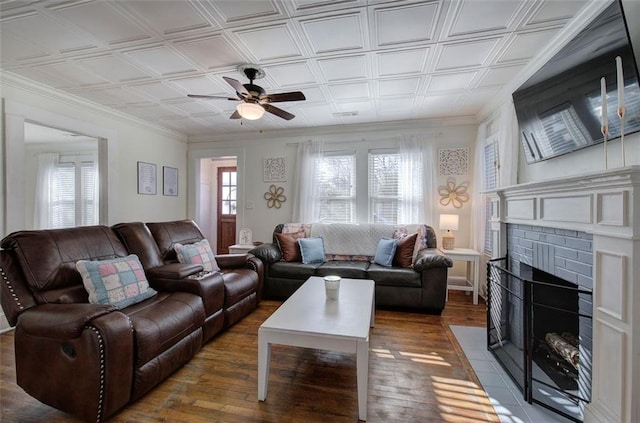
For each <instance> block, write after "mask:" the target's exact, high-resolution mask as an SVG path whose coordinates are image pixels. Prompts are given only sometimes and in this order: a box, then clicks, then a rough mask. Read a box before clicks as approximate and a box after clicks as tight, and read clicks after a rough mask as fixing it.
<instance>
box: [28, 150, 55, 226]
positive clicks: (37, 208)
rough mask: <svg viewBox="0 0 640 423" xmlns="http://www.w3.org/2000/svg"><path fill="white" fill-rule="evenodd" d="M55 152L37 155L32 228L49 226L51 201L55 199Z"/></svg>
mask: <svg viewBox="0 0 640 423" xmlns="http://www.w3.org/2000/svg"><path fill="white" fill-rule="evenodd" d="M58 160H59V155H58V154H57V153H43V154H39V155H38V172H37V175H36V196H35V197H36V198H35V203H34V210H33V211H34V213H33V227H34V229H48V228H50V227H51V216H52V215H53V202H54V200H55V198H54V197H55V190H54V186H55V175H56V168H57V167H58Z"/></svg>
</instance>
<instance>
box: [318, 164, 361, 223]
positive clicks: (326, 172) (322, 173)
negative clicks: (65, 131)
mask: <svg viewBox="0 0 640 423" xmlns="http://www.w3.org/2000/svg"><path fill="white" fill-rule="evenodd" d="M314 180H315V181H316V184H317V186H316V189H317V191H316V192H317V196H318V198H317V200H318V203H319V214H320V217H319V218H320V221H321V222H342V223H352V222H354V221H355V181H356V179H355V155H354V154H334V155H325V156H324V157H322V158H319V159H316V166H315V178H314Z"/></svg>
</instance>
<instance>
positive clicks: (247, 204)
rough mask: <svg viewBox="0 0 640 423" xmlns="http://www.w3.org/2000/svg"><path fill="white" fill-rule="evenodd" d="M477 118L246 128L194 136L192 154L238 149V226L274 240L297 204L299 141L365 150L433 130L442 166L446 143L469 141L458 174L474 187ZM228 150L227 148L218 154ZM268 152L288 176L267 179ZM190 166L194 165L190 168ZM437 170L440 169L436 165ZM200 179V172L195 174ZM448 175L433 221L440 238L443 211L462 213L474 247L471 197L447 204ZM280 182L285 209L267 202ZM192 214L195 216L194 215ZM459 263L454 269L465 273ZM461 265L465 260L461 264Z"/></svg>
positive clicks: (464, 242) (465, 238) (461, 243)
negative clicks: (465, 167)
mask: <svg viewBox="0 0 640 423" xmlns="http://www.w3.org/2000/svg"><path fill="white" fill-rule="evenodd" d="M476 131H477V124H475V123H473V122H470V121H469V120H458V121H455V120H447V121H421V122H413V123H409V124H408V123H402V124H375V125H351V126H341V127H331V128H323V129H309V130H307V131H304V133H302V132H297V131H296V132H293V131H288V132H287V131H285V132H278V133H271V134H259V133H255V132H252V131H247V133H246V135H244V136H236V137H229V138H226V139H225V138H218V139H197V140H190V143H189V156H190V166H191V163H192V162H193V163H197V162H199V160H200V158H201V157H213V156H216V155H218V154H216V152H220V153H225V152H228V150H229V149H233V150H234V151H236V153H237V155H238V156H239V158H238V159H239V160H238V178H239V179H241V181H239V184H240V191H239V193H240V198H239V210H238V228H242V227H248V228H249V229H251V230H252V232H253V240H254V241H263V242H271V239H272V233H273V229H274V228H275V226H276V225H278V224H280V223H285V222H290V221H291V217H292V206H293V195H294V193H293V191H292V190H293V186H294V183H293V181H294V175H295V160H296V143H298V142H303V141H307V140H309V139H322V140H324V142H325V149H326V150H355V151H356V154H357V155H361V154H366V153H367V152H368V150H369V149H372V148H389V147H394V146H395V143H394V138H395V137H398V136H399V135H401V134H415V133H428V134H433V138H434V163H433V164H432V166H437V153H438V150H439V149H441V148H456V147H468V148H469V158H470V168H469V175H468V176H455V177H454V178H455V179H456V182H457V183H458V184H459V183H461V182H467V183H468V184H469V192H470V193H472V192H473V190H474V189H475V187H474V185H473V180H472V176H471V175H472V174H473V168H472V166H473V155H474V143H475V137H476ZM219 155H224V154H219ZM267 157H286V159H287V163H286V166H287V180H286V181H285V182H263V159H264V158H267ZM190 171H191V169H190ZM436 174H437V170H436ZM190 177H193V179H194V180H197V179H196V176H195V174H194V175H193V176H191V175H190ZM446 181H447V177H446V176H443V177H440V176H438V177H437V180H436V184H435V186H434V187H433V193H434V196H435V198H433V209H432V214H433V216H434V221H433V222H426V223H428V224H429V225H431V226H433V227H434V228H435V229H436V232H437V233H438V241H439V242H440V236H441V234H442V231H440V230H439V229H438V228H437V227H438V222H437V220H438V216H439V214H440V213H453V214H459V215H460V229H459V231H457V233H456V234H455V235H456V246H458V247H469V246H470V243H471V236H470V230H471V228H470V222H471V202H469V203H466V204H465V205H464V206H463V207H462V208H461V209H454V208H453V207H452V206H451V205H449V206H447V207H444V206H441V205H440V204H439V202H438V200H439V197H438V196H437V192H438V186H440V185H444V184H445V183H446ZM271 184H275V185H276V186H278V187H280V186H281V187H283V188H284V195H285V196H286V197H287V200H286V202H284V203H283V204H282V207H281V208H280V209H276V208H268V207H267V204H266V201H265V200H264V198H263V196H264V194H265V192H267V191H268V190H269V186H270V185H271ZM197 201H198V200H197V199H196V198H190V201H189V203H190V205H189V208H190V214H191V213H194V211H195V210H197V206H196V202H197ZM191 217H193V216H191ZM458 267H459V266H456V269H454V271H453V272H452V273H453V274H458V273H460V270H459V269H458ZM460 267H461V266H460Z"/></svg>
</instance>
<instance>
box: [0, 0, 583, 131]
mask: <svg viewBox="0 0 640 423" xmlns="http://www.w3.org/2000/svg"><path fill="white" fill-rule="evenodd" d="M585 4H586V0H459V1H449V0H440V1H437V0H436V1H396V0H394V1H388V0H220V1H218V0H216V1H205V0H200V1H196V0H193V1H187V0H181V1H179V0H157V1H156V0H135V1H133V0H118V1H109V0H101V1H85V0H81V1H67V0H65V1H28V0H15V1H14V0H0V38H1V46H0V47H1V50H0V51H1V61H0V66H1V67H2V69H3V70H5V71H9V72H12V73H15V74H18V75H20V76H23V77H26V78H29V79H32V80H35V81H38V82H40V83H42V84H45V85H48V86H51V87H54V88H57V89H59V90H62V91H65V92H68V93H71V94H74V95H76V96H79V97H82V98H85V99H88V100H91V101H93V102H96V103H100V104H102V105H105V106H107V107H111V108H113V109H116V110H119V111H121V112H123V113H127V114H130V115H133V116H137V117H138V118H141V119H144V120H147V121H151V122H154V123H156V124H158V125H161V126H164V127H167V128H170V129H173V130H176V131H179V132H181V133H184V134H186V135H188V136H202V135H214V134H222V133H230V132H236V131H245V130H247V128H260V129H278V128H307V127H314V126H327V125H338V124H351V123H367V122H382V121H397V120H412V119H423V118H439V117H458V116H473V115H476V113H478V112H479V111H480V109H481V107H482V106H483V105H485V104H486V103H487V102H488V101H489V100H490V99H491V98H492V97H493V96H495V95H496V94H497V93H498V92H499V91H500V88H501V87H502V86H504V85H505V84H506V83H508V82H509V81H510V80H511V79H512V78H513V77H514V76H515V75H516V74H517V73H518V72H519V71H520V70H521V69H522V68H523V67H524V66H525V65H526V64H527V63H528V61H529V60H531V59H532V58H533V57H534V56H535V55H536V54H537V53H538V52H539V51H540V50H541V49H544V48H545V47H547V46H548V43H549V41H550V40H551V39H552V38H553V37H554V36H555V35H556V34H557V33H558V31H559V30H560V29H561V28H562V27H563V26H564V25H565V24H567V22H568V21H569V20H570V19H571V18H572V17H573V16H574V15H575V14H576V13H577V12H578V11H579V10H580V9H581V8H582V7H584V5H585ZM246 63H257V64H259V65H260V66H261V67H262V68H263V69H264V70H265V72H266V77H265V78H263V79H260V80H257V81H255V83H256V84H257V85H260V86H262V87H263V88H264V89H265V90H266V91H267V92H268V93H279V92H287V91H298V90H300V91H303V92H304V94H305V95H306V97H307V100H306V101H303V102H287V103H278V104H277V106H278V107H280V108H282V109H285V110H287V111H289V112H291V113H293V114H295V115H296V117H295V118H294V119H293V120H291V121H286V120H283V119H280V118H278V117H276V116H273V115H270V114H269V113H267V114H265V117H264V118H263V119H261V120H259V121H255V122H251V121H244V120H243V122H242V123H243V125H241V122H240V121H239V120H231V119H229V116H230V115H231V113H232V112H233V111H234V108H235V106H236V104H237V103H236V102H233V101H227V100H194V99H190V98H187V96H186V95H187V94H213V95H223V96H234V95H235V93H234V90H233V89H232V88H231V87H230V86H229V85H228V84H227V83H226V82H225V81H224V80H223V79H222V77H223V76H229V77H231V78H235V79H238V80H240V81H241V82H242V83H247V82H248V80H247V79H246V77H245V76H244V75H243V74H241V73H240V72H238V71H237V67H238V65H241V64H246Z"/></svg>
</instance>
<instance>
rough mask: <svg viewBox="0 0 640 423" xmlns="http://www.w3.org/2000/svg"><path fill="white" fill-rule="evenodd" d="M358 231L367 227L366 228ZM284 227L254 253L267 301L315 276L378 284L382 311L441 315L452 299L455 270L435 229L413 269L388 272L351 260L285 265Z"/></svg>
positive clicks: (430, 230) (388, 269)
mask: <svg viewBox="0 0 640 423" xmlns="http://www.w3.org/2000/svg"><path fill="white" fill-rule="evenodd" d="M336 226H338V225H336ZM359 226H362V227H365V226H366V224H364V225H359ZM391 227H392V226H391ZM283 228H284V225H283V224H280V225H277V226H276V227H275V229H274V232H273V242H272V243H268V244H263V245H260V246H259V247H256V248H254V249H253V250H251V251H250V253H252V254H254V255H255V256H256V257H258V258H259V259H260V260H262V262H263V264H264V278H265V280H264V295H263V298H265V299H277V300H284V299H286V298H288V297H289V296H290V295H291V294H293V293H294V292H295V291H296V290H297V289H298V288H299V287H300V286H301V285H302V284H303V283H304V282H305V281H306V280H307V279H308V278H309V277H310V276H326V275H338V276H342V277H344V278H352V279H371V280H373V281H374V282H375V301H376V306H378V307H387V308H402V309H408V310H416V311H421V312H425V313H430V314H438V315H439V314H441V313H442V310H443V309H444V306H445V299H446V294H447V273H448V268H449V267H451V266H453V261H452V260H451V258H450V257H448V256H447V255H446V254H444V253H443V252H442V251H441V250H440V249H438V245H437V239H436V234H435V231H434V230H433V228H432V227H430V226H426V230H427V232H426V244H427V245H426V248H424V249H422V250H421V251H419V252H418V253H417V256H416V259H415V262H414V263H413V265H412V266H411V267H406V268H403V267H397V266H393V267H383V266H380V265H378V264H375V263H372V262H369V261H362V260H353V259H350V258H348V257H342V258H338V259H329V260H327V261H325V262H323V263H312V264H303V263H301V262H286V261H282V258H283V255H282V250H281V249H280V246H279V245H278V241H277V238H276V234H280V233H282V231H283Z"/></svg>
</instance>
